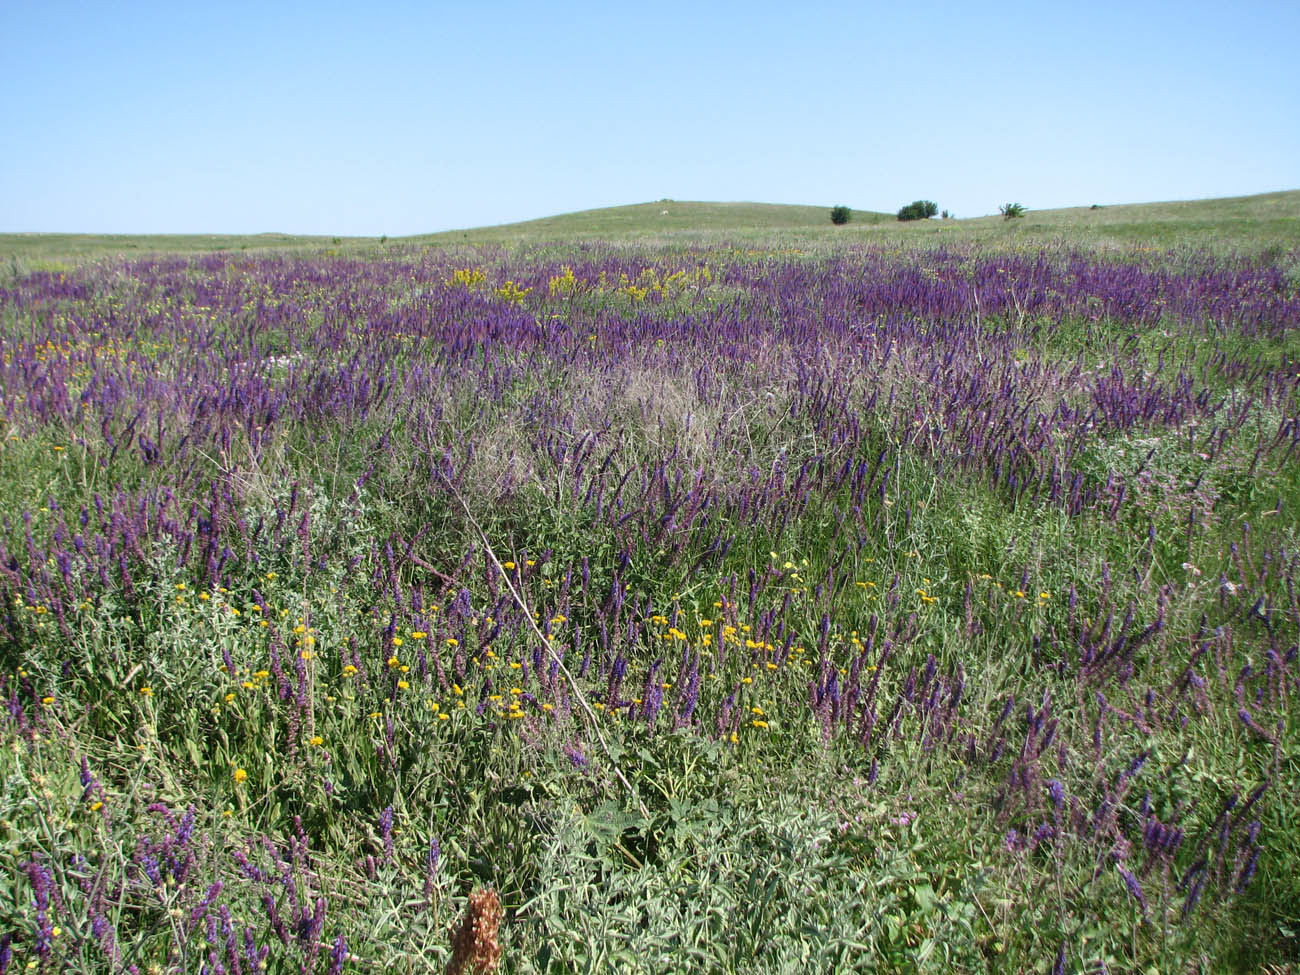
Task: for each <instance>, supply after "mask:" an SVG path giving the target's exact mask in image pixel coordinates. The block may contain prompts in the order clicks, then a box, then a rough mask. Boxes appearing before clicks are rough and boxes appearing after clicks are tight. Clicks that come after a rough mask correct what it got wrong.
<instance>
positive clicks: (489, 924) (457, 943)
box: [447, 887, 502, 975]
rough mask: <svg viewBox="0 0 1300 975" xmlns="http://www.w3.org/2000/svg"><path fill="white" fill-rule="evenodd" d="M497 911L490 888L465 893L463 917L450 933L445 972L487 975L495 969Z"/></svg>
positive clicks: (498, 900) (498, 957)
mask: <svg viewBox="0 0 1300 975" xmlns="http://www.w3.org/2000/svg"><path fill="white" fill-rule="evenodd" d="M501 914H502V912H501V898H499V897H498V896H497V892H496V891H495V890H493V889H492V888H490V887H489V888H487V889H486V890H476V891H474V892H473V893H472V894H470V895H469V904H468V905H466V907H465V916H464V917H463V918H461V922H460V927H459V928H458V929H457V930H456V933H455V934H454V935H453V936H452V940H451V961H449V962H448V963H447V975H465V973H472V975H491V973H492V972H495V971H496V970H497V964H498V963H499V962H500V961H501V943H500V942H499V941H497V930H498V929H499V928H500V926H501Z"/></svg>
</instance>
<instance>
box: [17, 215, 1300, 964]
mask: <svg viewBox="0 0 1300 975" xmlns="http://www.w3.org/2000/svg"><path fill="white" fill-rule="evenodd" d="M1280 196H1281V198H1282V202H1283V203H1284V204H1285V206H1286V207H1290V208H1294V207H1295V206H1296V200H1300V194H1282V195H1280ZM1234 205H1235V204H1234ZM646 206H647V207H650V208H652V209H651V210H650V211H647V212H646V214H645V215H644V219H642V220H641V222H640V223H639V224H636V226H639V227H640V230H639V231H636V232H634V231H633V230H631V229H628V230H627V231H626V233H623V232H620V233H610V234H605V235H603V236H602V235H601V234H600V233H599V232H598V231H592V232H591V233H590V234H588V233H586V232H575V233H572V234H570V235H568V236H559V235H557V233H556V226H555V225H554V224H549V225H544V226H542V227H540V228H535V229H534V231H531V232H529V231H525V230H519V229H518V228H516V229H515V230H509V231H507V230H498V231H492V232H491V233H488V232H486V231H485V232H484V233H485V234H487V237H485V238H484V239H474V240H471V239H469V237H468V235H465V236H461V235H447V236H445V237H442V238H439V239H436V240H434V239H408V240H398V241H388V242H385V243H383V244H379V243H378V242H373V241H367V242H355V241H346V240H345V241H343V242H341V244H338V245H335V244H334V243H333V242H304V243H303V244H302V246H301V247H299V248H298V249H296V250H279V251H276V250H271V251H265V250H259V249H252V250H240V249H239V247H240V246H241V245H239V244H238V243H237V242H235V243H234V244H233V245H232V246H231V247H230V248H229V249H228V250H226V251H224V252H219V253H214V252H211V251H207V252H204V250H203V249H202V248H200V247H198V246H197V245H196V246H195V247H194V248H193V251H194V252H193V253H170V254H158V255H154V256H148V257H140V258H135V257H123V256H99V257H98V259H97V260H95V261H93V262H92V261H87V260H85V259H84V257H86V256H95V255H102V254H104V253H106V252H105V251H102V250H95V248H94V247H93V246H91V244H93V242H91V244H86V243H85V242H84V241H83V242H79V243H78V244H77V247H76V248H75V249H74V250H75V253H74V252H71V251H70V252H67V253H56V251H57V249H58V247H57V242H54V243H50V242H49V241H47V242H46V243H47V245H49V246H50V247H52V248H53V249H52V250H44V251H42V250H40V249H39V248H36V250H34V251H33V252H32V253H33V254H35V256H34V257H33V256H30V255H28V256H21V255H17V254H16V252H13V251H10V252H9V255H10V265H9V272H8V274H7V275H6V277H5V278H4V280H3V287H0V352H2V358H0V391H2V392H3V409H4V428H3V431H0V434H2V437H3V439H2V440H0V696H2V697H3V699H4V701H5V708H4V710H3V712H0V735H2V736H3V739H4V741H3V744H4V747H3V749H0V848H2V850H3V858H4V861H5V863H4V866H5V873H4V879H3V881H0V975H2V973H4V972H6V971H13V972H25V971H37V972H61V971H103V972H119V971H126V972H140V973H154V972H158V973H162V972H205V973H217V972H222V973H235V975H242V973H252V972H261V971H268V972H277V973H278V972H286V973H287V972H330V973H338V972H370V971H379V970H390V971H397V972H408V971H409V972H423V971H432V970H444V969H446V968H447V967H448V965H449V963H451V966H452V968H454V969H457V970H462V969H460V968H459V967H458V966H460V964H461V962H462V961H463V960H464V957H463V956H464V954H465V953H464V952H463V951H461V952H459V954H458V957H457V958H455V959H453V958H452V955H453V940H454V938H455V937H456V935H455V932H456V930H457V925H458V924H459V923H460V920H459V919H460V918H461V917H462V916H463V915H464V913H465V911H466V905H467V901H468V899H469V898H470V896H471V894H473V893H475V892H481V891H485V890H490V891H492V892H494V894H495V897H496V898H498V899H499V905H500V911H499V913H500V917H499V927H497V921H498V918H497V916H496V912H495V911H494V910H492V909H487V910H486V913H482V914H481V916H480V918H479V920H480V925H479V929H478V945H477V947H478V949H479V952H480V954H479V955H478V956H477V960H478V961H479V962H481V963H482V964H481V965H480V966H479V967H480V970H486V969H487V968H488V967H491V965H495V964H497V963H498V962H497V957H496V953H497V951H498V950H499V952H500V954H499V966H500V970H502V971H506V972H544V973H559V972H593V973H594V972H611V971H627V972H685V971H690V972H716V973H724V972H726V973H730V972H753V973H760V972H761V973H765V972H791V973H795V972H858V971H861V972H874V971H899V972H950V971H960V972H1030V971H1036V972H1052V973H1054V975H1055V973H1063V972H1080V973H1082V972H1088V973H1100V972H1144V973H1145V972H1219V971H1241V972H1264V971H1267V972H1273V973H1277V972H1285V971H1292V970H1294V969H1295V968H1296V966H1297V965H1298V964H1300V949H1298V948H1297V936H1298V935H1300V880H1297V877H1300V822H1298V821H1297V819H1298V817H1300V814H1298V812H1297V809H1298V805H1297V801H1296V799H1297V796H1300V662H1298V661H1297V653H1298V648H1300V592H1298V591H1297V582H1298V581H1300V580H1298V579H1297V576H1298V574H1300V537H1298V535H1300V531H1298V529H1297V525H1298V521H1297V512H1298V511H1300V238H1298V237H1297V232H1296V227H1297V222H1296V220H1295V219H1294V215H1293V214H1292V213H1291V210H1289V209H1288V210H1286V211H1285V213H1284V214H1283V215H1282V216H1281V217H1279V218H1276V219H1275V218H1274V217H1271V216H1269V215H1268V213H1269V212H1272V211H1268V212H1264V211H1261V212H1264V215H1263V216H1260V215H1259V214H1256V213H1254V211H1251V212H1249V213H1247V212H1246V211H1245V210H1242V211H1241V212H1242V213H1243V214H1245V215H1244V216H1241V217H1240V219H1239V220H1238V218H1237V217H1234V216H1231V214H1234V213H1237V212H1238V210H1241V207H1240V206H1239V207H1237V209H1233V208H1232V206H1229V205H1228V204H1224V206H1226V207H1227V209H1219V210H1217V211H1213V212H1210V213H1209V215H1208V216H1206V215H1205V213H1202V214H1201V216H1199V217H1197V216H1195V215H1192V216H1189V217H1187V218H1186V219H1187V221H1188V227H1190V228H1191V229H1188V228H1187V227H1183V228H1182V229H1180V225H1177V219H1181V218H1176V216H1175V217H1171V218H1168V219H1165V218H1164V217H1160V215H1158V214H1157V215H1154V216H1153V215H1151V214H1148V215H1147V216H1146V217H1142V216H1141V215H1140V214H1138V215H1136V216H1134V215H1133V214H1129V215H1128V216H1122V215H1115V216H1114V217H1113V218H1111V224H1110V225H1109V226H1111V227H1112V229H1111V230H1106V229H1105V227H1102V228H1101V229H1094V230H1092V231H1090V230H1086V229H1085V230H1080V231H1079V232H1078V233H1070V232H1069V227H1070V226H1071V225H1069V224H1068V223H1062V222H1060V221H1057V222H1056V223H1053V221H1052V220H1051V219H1048V218H1043V221H1042V223H1041V224H1039V225H1038V227H1037V229H1034V226H1033V225H1032V224H1022V225H1019V226H1012V225H1008V226H1005V227H1004V226H1001V225H1000V224H998V223H993V222H990V223H988V224H981V223H979V221H972V222H971V225H970V226H966V222H964V221H961V222H948V223H947V224H946V225H945V224H944V223H942V222H939V221H930V222H928V223H929V225H928V226H925V227H922V228H918V229H916V230H911V229H900V228H898V227H896V226H892V225H888V224H887V223H886V222H884V221H876V222H874V223H873V222H870V221H865V220H859V219H858V217H857V216H855V220H857V221H858V222H857V223H856V224H850V225H849V227H852V228H855V229H854V230H853V232H852V233H847V234H839V233H836V232H835V231H833V229H832V228H831V227H830V226H829V224H828V223H827V225H826V226H825V227H824V228H814V227H812V226H811V224H810V225H809V226H808V227H807V228H803V227H802V226H792V227H770V226H763V225H759V224H757V223H756V224H754V225H753V226H744V227H733V228H732V229H731V230H728V228H727V226H726V225H725V224H724V223H719V224H718V225H717V226H711V227H709V228H707V229H706V231H699V232H697V231H696V230H692V229H689V228H688V229H687V230H686V231H684V232H683V233H681V234H677V235H674V234H673V233H667V232H662V231H660V230H656V229H655V225H654V219H655V218H657V217H661V216H663V214H662V209H665V208H667V207H661V205H660V204H647V205H646ZM1242 206H1244V204H1243V205H1242ZM656 208H657V212H655V211H656ZM809 209H812V208H809ZM1175 209H1176V208H1175ZM1266 210H1267V208H1266ZM1225 214H1226V215H1225ZM1216 215H1217V216H1216ZM1166 216H1167V215H1166ZM583 219H584V220H587V221H589V222H591V221H594V222H596V223H599V220H600V219H604V218H603V217H602V218H599V219H598V218H597V217H586V218H583ZM611 219H612V218H611ZM809 219H811V217H810V218H809ZM1062 219H1064V218H1062ZM1080 219H1099V218H1097V216H1096V214H1095V212H1093V213H1087V214H1085V215H1082V216H1081V217H1080ZM1143 219H1146V220H1149V221H1151V223H1150V226H1152V227H1156V229H1155V230H1154V231H1150V232H1141V231H1139V230H1134V229H1133V228H1134V227H1141V226H1143V224H1142V223H1141V221H1142V220H1143ZM1216 219H1217V222H1215V221H1216ZM718 220H719V221H724V220H725V215H723V216H719V217H718ZM1170 220H1173V221H1174V223H1175V226H1173V228H1172V229H1171V228H1170V226H1169V221H1170ZM1206 221H1208V222H1209V223H1211V224H1213V225H1214V226H1215V227H1217V228H1218V230H1217V231H1216V233H1215V234H1209V235H1207V234H1205V233H1204V232H1203V230H1202V224H1203V223H1205V222H1206ZM1234 221H1237V222H1236V223H1234ZM1241 221H1245V223H1242V222H1241ZM1252 221H1253V222H1252ZM571 226H572V225H571ZM632 226H633V225H632V224H629V225H628V227H632ZM1115 227H1118V228H1120V229H1119V230H1115V229H1113V228H1115ZM1251 227H1254V228H1255V230H1256V231H1259V230H1260V227H1264V228H1266V229H1265V230H1263V231H1260V232H1259V233H1254V232H1253V231H1252V230H1251V229H1250V228H1251ZM1063 228H1064V229H1063ZM1270 228H1271V229H1270ZM837 229H838V228H837ZM949 230H952V231H953V232H952V233H948V231H949ZM1216 234H1217V235H1216ZM493 235H495V236H493ZM511 235H514V236H511ZM0 243H5V244H6V245H9V244H12V243H13V239H12V238H9V239H7V240H6V241H4V242H0ZM28 244H30V242H28ZM25 246H26V245H25ZM32 246H34V245H32ZM105 246H111V245H105ZM186 249H187V250H188V248H186ZM20 258H21V259H20ZM475 896H476V898H477V899H476V901H475V904H476V906H477V907H478V908H481V906H482V904H483V897H484V896H485V895H483V894H481V893H478V894H476V895H475ZM488 896H490V895H488ZM462 947H463V946H462ZM463 970H465V971H474V970H476V969H475V962H474V960H471V961H470V962H469V963H468V965H467V967H464V968H463Z"/></svg>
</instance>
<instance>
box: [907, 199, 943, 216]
mask: <svg viewBox="0 0 1300 975" xmlns="http://www.w3.org/2000/svg"><path fill="white" fill-rule="evenodd" d="M938 212H939V207H938V206H937V205H936V204H935V203H934V201H933V200H914V201H912V202H911V203H909V204H908V205H907V206H905V207H903V208H902V209H900V210H899V211H898V219H899V220H926V219H928V218H930V217H933V216H934V215H935V214H936V213H938Z"/></svg>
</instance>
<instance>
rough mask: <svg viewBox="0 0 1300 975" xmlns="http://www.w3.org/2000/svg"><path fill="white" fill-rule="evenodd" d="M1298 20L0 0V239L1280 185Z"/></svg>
mask: <svg viewBox="0 0 1300 975" xmlns="http://www.w3.org/2000/svg"><path fill="white" fill-rule="evenodd" d="M904 7H906V8H907V9H906V10H904ZM1297 38H1300V2H1297V0H1278V2H1267V0H1259V2H1252V0H1242V2H1240V3H1227V2H1223V3H1198V2H1195V0H1189V2H1182V3H1150V2H1145V0H1127V2H1118V3H1113V2H1109V0H1097V2H1087V3H1073V2H1068V3H1067V2H1048V0H1043V2H1040V3H1012V2H999V0H988V2H985V3H968V2H960V0H954V2H952V3H946V4H944V3H930V2H924V0H922V2H917V3H911V4H906V3H903V2H888V3H875V2H856V3H855V2H848V0H845V2H839V3H816V2H813V3H810V4H799V5H796V4H794V3H783V4H779V5H777V4H771V5H768V4H765V3H762V2H761V0H751V2H748V3H711V2H709V0H697V2H693V3H679V2H673V0H669V2H660V3H649V4H644V3H635V4H633V3H627V4H625V3H620V2H617V0H611V2H609V3H563V2H560V3H555V2H553V3H506V2H493V0H485V2H481V3H457V4H446V3H438V2H427V3H414V2H413V3H385V2H382V0H376V2H352V3H345V4H334V3H328V2H317V3H302V4H297V3H294V4H289V3H274V2H269V0H268V2H267V3H266V4H252V3H241V2H223V3H204V4H200V3H191V2H189V0H179V2H176V0H172V2H167V3H132V2H129V0H127V2H121V3H119V2H113V3H108V2H101V0H93V2H85V3H75V4H74V3H66V2H60V0H42V2H27V0H0V231H87V232H123V233H169V232H175V233H188V232H195V233H198V232H230V233H256V232H261V231H284V232H290V233H316V234H373V235H377V234H385V233H386V234H389V235H391V236H396V235H401V234H412V233H420V232H426V231H435V230H445V229H452V228H458V227H472V226H482V225H486V224H493V223H503V222H508V221H513V220H521V219H527V218H531V217H539V216H547V215H550V214H555V213H563V212H568V211H572V210H581V209H586V208H589V207H600V206H612V205H617V204H623V203H638V202H644V201H647V200H656V199H659V198H662V197H671V198H674V199H678V200H754V201H762V202H772V203H808V204H817V205H825V206H830V205H832V204H836V203H844V204H848V205H850V206H853V207H857V208H863V209H874V210H886V211H891V212H892V211H894V210H896V209H898V207H899V206H901V205H902V204H904V203H907V202H909V201H911V200H913V199H916V198H927V199H932V200H935V201H936V202H937V203H938V204H939V206H940V207H944V208H948V209H951V210H952V211H953V212H954V213H956V214H957V215H958V216H976V215H979V214H985V213H992V212H995V211H996V209H997V206H998V204H1000V203H1005V202H1008V201H1011V200H1018V201H1020V202H1022V203H1024V204H1025V205H1026V206H1029V207H1031V208H1048V207H1056V206H1073V205H1081V204H1090V203H1103V204H1105V203H1136V202H1147V201H1153V200H1173V199H1194V198H1201V197H1211V196H1235V195H1241V194H1247V193H1256V192H1264V191H1268V190H1279V189H1294V188H1300V67H1298V65H1300V57H1297V54H1296V45H1297Z"/></svg>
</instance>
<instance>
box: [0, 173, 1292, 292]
mask: <svg viewBox="0 0 1300 975" xmlns="http://www.w3.org/2000/svg"><path fill="white" fill-rule="evenodd" d="M1027 202H1028V204H1030V205H1032V201H1027ZM582 239H604V240H627V241H630V240H638V241H643V242H645V241H649V242H655V241H661V242H664V243H669V242H678V243H681V242H698V243H710V242H717V241H720V240H736V241H765V242H769V243H770V242H773V241H774V240H775V241H786V242H788V243H790V244H797V245H799V246H805V247H820V246H833V245H834V244H836V243H842V242H844V241H858V242H869V241H880V242H884V243H895V244H906V243H946V242H949V241H951V242H961V241H977V242H989V243H994V242H1002V243H1005V242H1021V243H1025V244H1031V245H1032V244H1046V243H1056V242H1060V241H1063V240H1066V241H1076V242H1078V243H1080V244H1088V245H1092V246H1101V247H1107V246H1114V247H1130V246H1149V247H1159V248H1165V247H1173V246H1180V245H1187V246H1193V247H1206V248H1210V249H1213V250H1218V251H1225V250H1246V251H1259V250H1263V249H1267V248H1281V249H1292V248H1300V190H1287V191H1283V192H1277V193H1261V194H1256V195H1253V196H1240V197H1225V198H1222V199H1211V200H1187V201H1177V202H1165V203H1136V204H1117V205H1106V206H1096V207H1093V206H1091V205H1089V206H1078V207H1066V208H1063V209H1056V210H1033V209H1031V210H1029V212H1028V214H1027V215H1026V216H1025V217H1024V218H1022V219H1019V220H1013V221H1006V220H1003V219H1002V218H1001V217H999V216H996V215H995V216H985V217H974V218H968V219H961V220H938V219H934V220H923V221H916V222H912V223H900V222H899V221H898V220H896V219H895V218H894V216H893V215H892V214H886V213H876V212H872V211H868V210H854V211H853V218H852V220H851V221H850V222H849V223H848V224H846V225H844V226H840V227H836V226H833V225H832V224H831V222H830V219H829V208H828V207H824V206H796V205H788V204H775V203H706V202H689V201H678V200H659V201H657V202H654V203H637V204H632V205H629V206H617V207H603V208H600V209H595V210H582V211H578V212H576V213H566V214H559V215H556V216H551V217H542V218H540V219H537V220H527V221H523V222H520V223H511V224H502V225H499V226H492V227H479V228H472V229H463V230H453V231H445V232H442V233H436V234H422V235H417V236H412V237H401V238H391V239H389V240H387V241H386V242H385V241H383V240H382V239H380V238H375V237H332V238H331V237H311V236H294V235H289V234H252V235H242V236H241V235H223V234H191V235H123V234H108V235H96V234H39V233H28V234H0V262H3V264H4V265H6V267H5V268H4V269H5V270H7V271H9V272H11V273H13V272H17V271H20V270H23V269H52V270H58V269H62V268H66V267H68V266H71V265H73V264H76V263H80V262H83V261H86V260H94V259H97V258H101V257H116V256H126V257H131V256H144V255H148V254H187V253H206V252H214V251H217V252H219V251H265V250H277V251H283V250H308V251H321V250H330V249H338V250H342V251H345V252H353V253H365V252H372V251H374V250H375V249H376V248H378V247H383V246H392V245H403V244H405V245H411V244H415V245H423V246H435V247H441V246H454V245H462V244H527V243H533V244H535V243H545V242H550V241H571V240H582Z"/></svg>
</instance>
